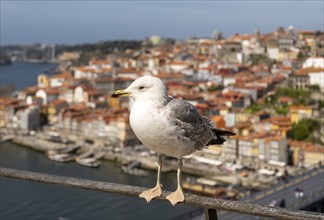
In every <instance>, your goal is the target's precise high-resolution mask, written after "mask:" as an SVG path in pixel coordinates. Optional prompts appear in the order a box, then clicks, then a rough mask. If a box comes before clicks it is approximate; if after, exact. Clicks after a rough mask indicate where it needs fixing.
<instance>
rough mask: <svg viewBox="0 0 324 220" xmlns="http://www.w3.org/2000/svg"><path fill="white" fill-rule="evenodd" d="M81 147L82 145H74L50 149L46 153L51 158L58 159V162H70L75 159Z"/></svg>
mask: <svg viewBox="0 0 324 220" xmlns="http://www.w3.org/2000/svg"><path fill="white" fill-rule="evenodd" d="M80 147H81V146H80V145H72V146H69V147H66V148H60V149H57V150H48V151H47V152H46V154H47V157H48V158H49V159H50V160H53V161H57V162H70V161H73V160H75V157H76V156H77V154H76V151H77V150H78V149H79V148H80Z"/></svg>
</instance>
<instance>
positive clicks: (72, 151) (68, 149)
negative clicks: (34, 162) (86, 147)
mask: <svg viewBox="0 0 324 220" xmlns="http://www.w3.org/2000/svg"><path fill="white" fill-rule="evenodd" d="M80 148H81V145H78V144H75V145H71V146H68V147H64V148H60V149H56V150H48V151H47V155H53V154H67V153H69V154H76V152H77V151H78V150H79V149H80Z"/></svg>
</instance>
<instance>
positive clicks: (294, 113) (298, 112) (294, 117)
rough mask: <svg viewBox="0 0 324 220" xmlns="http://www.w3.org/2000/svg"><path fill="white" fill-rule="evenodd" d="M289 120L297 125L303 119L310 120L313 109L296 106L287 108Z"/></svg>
mask: <svg viewBox="0 0 324 220" xmlns="http://www.w3.org/2000/svg"><path fill="white" fill-rule="evenodd" d="M289 115H290V120H291V122H292V123H298V122H299V121H301V120H302V119H304V118H311V117H312V116H313V109H312V107H311V106H296V105H293V106H291V107H290V108H289Z"/></svg>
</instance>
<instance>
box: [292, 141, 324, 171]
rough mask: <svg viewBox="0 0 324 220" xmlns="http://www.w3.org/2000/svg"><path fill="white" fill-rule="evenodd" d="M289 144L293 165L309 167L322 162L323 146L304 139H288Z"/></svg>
mask: <svg viewBox="0 0 324 220" xmlns="http://www.w3.org/2000/svg"><path fill="white" fill-rule="evenodd" d="M289 145H290V149H291V152H292V162H293V165H294V166H299V167H311V166H317V165H318V163H319V162H321V163H322V164H323V163H324V146H320V145H316V144H313V143H311V142H304V141H290V142H289Z"/></svg>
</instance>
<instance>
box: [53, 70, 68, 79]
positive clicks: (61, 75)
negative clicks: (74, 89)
mask: <svg viewBox="0 0 324 220" xmlns="http://www.w3.org/2000/svg"><path fill="white" fill-rule="evenodd" d="M50 78H51V79H66V80H69V79H73V77H72V74H71V73H70V72H68V71H64V72H62V73H59V74H55V75H52V76H51V77H50Z"/></svg>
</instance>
